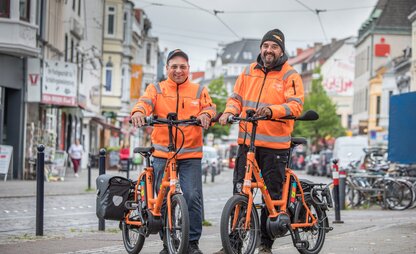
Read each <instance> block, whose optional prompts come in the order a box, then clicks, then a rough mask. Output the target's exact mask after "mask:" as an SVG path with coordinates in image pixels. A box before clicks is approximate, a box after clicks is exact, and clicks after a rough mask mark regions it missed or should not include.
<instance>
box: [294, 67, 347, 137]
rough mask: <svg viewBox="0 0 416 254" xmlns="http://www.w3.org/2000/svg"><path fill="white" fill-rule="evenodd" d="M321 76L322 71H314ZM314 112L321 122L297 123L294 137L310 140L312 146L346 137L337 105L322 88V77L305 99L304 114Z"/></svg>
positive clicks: (313, 85) (314, 80)
mask: <svg viewBox="0 0 416 254" xmlns="http://www.w3.org/2000/svg"><path fill="white" fill-rule="evenodd" d="M314 74H315V75H317V74H319V76H320V69H317V70H315V71H314ZM307 110H314V111H316V112H317V113H318V114H319V120H317V121H314V122H301V121H299V122H296V124H295V130H294V132H293V136H302V137H306V138H310V139H311V140H312V144H317V143H318V141H319V140H322V139H325V138H326V137H328V136H329V137H339V136H343V135H345V129H344V128H343V127H342V125H341V120H340V118H339V117H338V116H337V113H336V105H335V103H333V102H332V101H331V98H330V97H329V96H328V95H327V94H326V92H325V90H324V88H323V86H322V77H321V76H320V78H319V79H313V81H312V91H311V92H310V93H309V94H308V95H307V96H306V97H305V103H304V105H303V112H306V111H307Z"/></svg>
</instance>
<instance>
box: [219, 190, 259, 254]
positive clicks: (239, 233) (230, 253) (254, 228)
mask: <svg viewBox="0 0 416 254" xmlns="http://www.w3.org/2000/svg"><path fill="white" fill-rule="evenodd" d="M238 205H240V206H239V207H240V209H239V212H238V219H237V220H238V221H237V227H236V228H235V229H234V230H233V229H232V224H233V220H234V215H235V209H236V207H237V206H238ZM247 206H248V198H247V197H245V196H241V195H234V196H232V197H231V198H230V199H229V200H228V201H227V203H226V204H225V206H224V209H223V210H222V214H221V226H220V233H221V242H222V246H223V248H224V252H225V253H227V254H234V253H238V254H248V253H254V251H255V249H256V248H257V245H258V242H259V233H258V232H260V226H259V216H258V214H257V210H256V208H255V206H254V204H253V206H252V209H251V217H250V218H251V221H250V228H249V229H248V230H245V229H244V228H242V227H243V225H244V224H245V218H246V214H247ZM247 235H248V236H249V239H248V244H247V246H246V248H245V250H244V241H245V240H246V236H247ZM242 238H244V239H242Z"/></svg>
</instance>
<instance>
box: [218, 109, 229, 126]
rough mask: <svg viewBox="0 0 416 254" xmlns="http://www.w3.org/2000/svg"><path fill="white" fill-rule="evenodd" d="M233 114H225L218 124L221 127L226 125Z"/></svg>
mask: <svg viewBox="0 0 416 254" xmlns="http://www.w3.org/2000/svg"><path fill="white" fill-rule="evenodd" d="M231 115H232V114H231V113H229V112H226V113H223V114H222V116H221V117H220V119H219V120H218V122H219V123H220V124H221V125H223V126H224V125H226V124H227V123H228V118H229V117H230V116H231Z"/></svg>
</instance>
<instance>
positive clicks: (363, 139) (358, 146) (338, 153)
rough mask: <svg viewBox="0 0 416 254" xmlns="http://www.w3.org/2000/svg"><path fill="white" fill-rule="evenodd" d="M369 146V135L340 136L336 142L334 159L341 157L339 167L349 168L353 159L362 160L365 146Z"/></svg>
mask: <svg viewBox="0 0 416 254" xmlns="http://www.w3.org/2000/svg"><path fill="white" fill-rule="evenodd" d="M367 147H368V139H367V136H354V137H339V138H337V139H336V140H335V144H334V154H333V158H334V159H339V162H338V166H339V168H340V169H341V168H347V166H348V164H349V163H350V162H351V161H357V160H361V159H362V157H363V156H364V154H365V153H364V148H367Z"/></svg>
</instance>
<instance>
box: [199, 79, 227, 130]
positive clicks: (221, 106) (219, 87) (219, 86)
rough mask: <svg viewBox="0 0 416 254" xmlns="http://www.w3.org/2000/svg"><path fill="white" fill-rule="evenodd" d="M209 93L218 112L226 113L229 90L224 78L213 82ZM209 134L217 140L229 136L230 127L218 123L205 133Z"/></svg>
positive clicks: (209, 86)
mask: <svg viewBox="0 0 416 254" xmlns="http://www.w3.org/2000/svg"><path fill="white" fill-rule="evenodd" d="M208 91H209V95H210V96H211V99H212V102H214V103H215V105H217V112H218V113H219V112H224V110H225V105H226V103H227V97H228V94H227V89H226V88H225V84H224V77H223V76H221V77H219V78H217V79H214V80H212V81H211V83H209V85H208ZM207 133H213V134H214V136H215V137H216V138H220V137H221V136H222V135H228V134H229V133H230V126H229V125H226V126H221V125H220V124H218V123H216V124H215V125H214V126H212V127H210V128H209V129H208V130H207V131H206V132H205V135H206V134H207Z"/></svg>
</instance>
